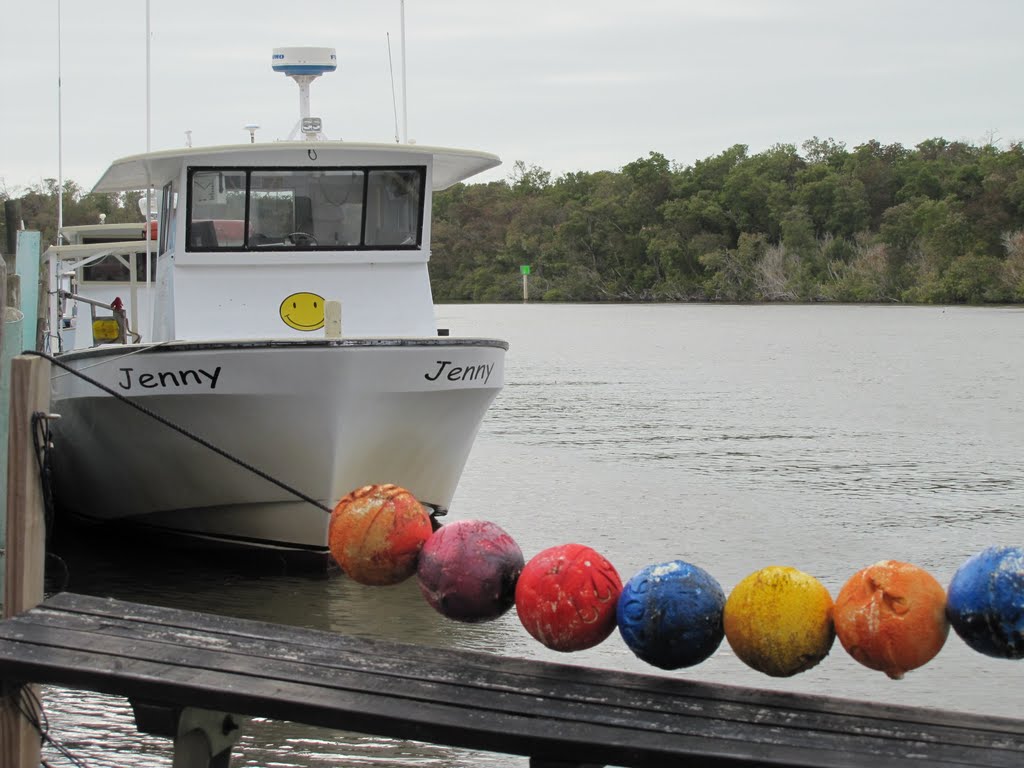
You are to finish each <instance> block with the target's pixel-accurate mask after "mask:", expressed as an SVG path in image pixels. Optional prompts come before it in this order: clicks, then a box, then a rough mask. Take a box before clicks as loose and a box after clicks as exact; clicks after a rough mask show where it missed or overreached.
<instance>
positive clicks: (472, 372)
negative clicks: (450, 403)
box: [423, 360, 494, 384]
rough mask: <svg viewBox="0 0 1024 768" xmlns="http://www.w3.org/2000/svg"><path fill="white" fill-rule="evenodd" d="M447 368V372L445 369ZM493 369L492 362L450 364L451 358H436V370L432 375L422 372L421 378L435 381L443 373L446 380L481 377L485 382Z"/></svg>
mask: <svg viewBox="0 0 1024 768" xmlns="http://www.w3.org/2000/svg"><path fill="white" fill-rule="evenodd" d="M449 366H451V367H449ZM445 369H447V372H446V370H445ZM492 370H494V363H480V364H479V365H465V366H463V365H452V361H451V360H438V361H437V370H436V371H434V374H433V375H430V374H429V373H424V374H423V378H424V379H426V380H427V381H437V380H438V379H439V378H441V374H444V375H445V377H446V378H447V379H448V381H466V380H467V379H468V380H469V381H476V380H477V379H483V382H484V384H486V383H487V382H488V381H490V379H491V371H492Z"/></svg>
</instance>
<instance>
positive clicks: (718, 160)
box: [431, 138, 1024, 303]
mask: <svg viewBox="0 0 1024 768" xmlns="http://www.w3.org/2000/svg"><path fill="white" fill-rule="evenodd" d="M525 264H528V265H530V267H531V271H530V276H529V280H530V298H531V300H533V299H537V300H544V301H591V302H592V301H732V302H744V301H802V302H807V301H842V302H915V303H986V302H989V303H997V302H998V303H1005V302H1022V301H1024V145H1022V144H1021V143H1015V144H1013V145H1011V146H1010V147H1009V148H1008V149H1005V150H1001V149H999V148H998V147H996V146H994V145H992V144H986V145H984V146H972V145H969V144H966V143H963V142H951V141H946V140H944V139H931V140H928V141H925V142H922V143H921V144H918V145H917V146H916V147H915V148H913V149H907V148H905V147H903V146H901V145H899V144H889V145H883V144H880V143H879V142H876V141H870V142H868V143H865V144H862V145H860V146H857V147H856V148H854V149H852V150H849V149H847V148H846V147H845V145H843V144H841V143H838V142H835V141H833V140H831V139H826V140H821V139H818V138H813V139H811V140H809V141H806V142H804V143H803V144H802V145H801V149H800V151H798V150H797V148H796V147H795V146H794V145H791V144H778V145H776V146H773V147H771V148H770V149H768V150H766V151H764V152H760V153H757V154H750V153H749V152H748V148H747V147H746V146H744V145H735V146H733V147H730V148H729V149H726V150H725V151H724V152H722V153H721V154H718V155H715V156H713V157H708V158H706V159H704V160H699V161H697V162H696V163H694V164H693V165H692V166H685V167H683V166H679V165H676V164H674V163H672V162H670V161H669V160H667V159H666V158H665V157H664V156H663V155H661V154H659V153H657V152H651V153H650V154H649V156H648V157H646V158H640V159H638V160H636V161H634V162H632V163H629V164H628V165H626V166H624V167H623V168H622V169H621V171H619V172H609V171H599V172H595V173H568V174H566V175H564V176H561V177H559V178H557V179H554V180H552V179H551V174H549V173H548V172H546V171H544V170H543V169H541V168H537V167H533V166H527V165H526V164H525V163H522V162H518V163H516V164H515V166H514V170H513V173H512V175H511V177H510V178H509V180H508V181H503V182H492V183H490V184H477V185H466V184H460V185H456V186H454V187H452V188H451V189H448V190H445V191H444V192H442V193H440V194H439V195H438V196H437V197H436V198H435V210H434V237H433V256H432V264H431V273H432V280H433V286H434V297H435V299H436V300H438V301H478V302H495V301H513V300H516V299H521V296H522V283H521V278H520V276H519V275H520V266H521V265H525Z"/></svg>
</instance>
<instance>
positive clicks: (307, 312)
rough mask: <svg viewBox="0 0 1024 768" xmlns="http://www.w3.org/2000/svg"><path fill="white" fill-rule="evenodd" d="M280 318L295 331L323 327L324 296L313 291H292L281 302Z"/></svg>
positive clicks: (314, 329)
mask: <svg viewBox="0 0 1024 768" xmlns="http://www.w3.org/2000/svg"><path fill="white" fill-rule="evenodd" d="M281 319H282V320H283V321H284V324H285V325H287V326H288V327H289V328H294V329H295V330H297V331H316V330H319V329H320V328H323V327H324V297H323V296H318V295H317V294H315V293H307V292H305V291H303V292H301V293H293V294H292V295H291V296H286V297H285V300H284V301H282V302H281Z"/></svg>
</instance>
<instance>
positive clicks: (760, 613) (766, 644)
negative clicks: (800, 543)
mask: <svg viewBox="0 0 1024 768" xmlns="http://www.w3.org/2000/svg"><path fill="white" fill-rule="evenodd" d="M723 624H724V627H725V637H726V639H727V640H728V641H729V645H730V646H731V647H732V650H733V652H734V653H735V654H736V655H737V656H738V657H739V658H740V660H741V661H742V662H743V663H744V664H746V665H747V666H749V667H752V668H753V669H756V670H758V671H759V672H764V673H765V674H767V675H772V676H773V677H789V676H791V675H795V674H797V673H798V672H803V671H804V670H807V669H810V668H811V667H813V666H814V665H816V664H817V663H818V662H819V661H821V660H822V659H823V658H825V657H826V656H827V655H828V652H829V650H831V648H832V642H833V641H834V639H835V631H834V629H833V627H832V597H831V595H829V593H828V590H827V589H825V587H824V586H823V585H822V584H821V582H819V581H818V580H817V579H815V578H814V577H813V576H810V575H808V574H806V573H804V572H803V571H799V570H797V569H796V568H790V567H788V566H779V565H772V566H769V567H767V568H762V569H761V570H759V571H755V572H754V573H752V574H750V575H749V576H747V577H746V578H745V579H743V580H742V581H741V582H740V583H739V584H737V585H736V586H735V587H734V588H733V590H732V592H731V593H730V594H729V599H728V600H726V601H725V611H724V613H723Z"/></svg>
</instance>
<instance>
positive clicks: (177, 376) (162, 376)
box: [117, 365, 220, 389]
mask: <svg viewBox="0 0 1024 768" xmlns="http://www.w3.org/2000/svg"><path fill="white" fill-rule="evenodd" d="M118 370H119V371H121V373H122V374H123V375H124V377H123V379H122V380H121V381H119V382H117V385H118V386H119V387H120V388H121V389H131V388H132V385H133V384H138V385H139V386H140V387H143V388H145V389H156V388H157V387H164V388H165V389H166V388H168V387H187V386H189V384H199V385H200V386H203V385H206V384H207V383H208V384H209V385H210V389H216V388H217V379H219V378H220V366H219V365H218V366H217V367H216V368H214V369H213V373H210V372H209V371H204V370H203V369H202V368H198V369H191V368H189V369H187V370H184V371H156V372H154V373H140V374H138V375H137V376H136V377H135V378H134V380H133V379H132V372H133V371H134V370H135V369H134V368H119V369H118Z"/></svg>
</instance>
